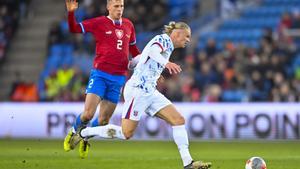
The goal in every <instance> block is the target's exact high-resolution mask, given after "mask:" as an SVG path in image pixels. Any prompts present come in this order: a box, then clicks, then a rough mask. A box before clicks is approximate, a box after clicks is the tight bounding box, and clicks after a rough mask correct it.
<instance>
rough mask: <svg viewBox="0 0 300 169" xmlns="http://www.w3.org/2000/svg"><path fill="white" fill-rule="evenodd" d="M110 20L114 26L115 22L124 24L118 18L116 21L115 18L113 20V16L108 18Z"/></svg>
mask: <svg viewBox="0 0 300 169" xmlns="http://www.w3.org/2000/svg"><path fill="white" fill-rule="evenodd" d="M107 18H108V19H110V20H111V21H112V22H113V23H114V24H115V22H118V23H120V24H122V18H118V19H115V18H112V17H111V16H109V15H108V16H107Z"/></svg>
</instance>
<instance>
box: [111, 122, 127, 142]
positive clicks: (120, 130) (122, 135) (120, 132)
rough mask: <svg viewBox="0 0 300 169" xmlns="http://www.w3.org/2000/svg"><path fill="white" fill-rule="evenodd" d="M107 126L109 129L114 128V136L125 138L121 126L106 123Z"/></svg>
mask: <svg viewBox="0 0 300 169" xmlns="http://www.w3.org/2000/svg"><path fill="white" fill-rule="evenodd" d="M108 126H109V128H111V129H115V130H116V135H115V136H114V137H116V138H118V139H121V140H126V138H125V136H124V134H123V131H122V127H121V126H117V125H114V124H108Z"/></svg>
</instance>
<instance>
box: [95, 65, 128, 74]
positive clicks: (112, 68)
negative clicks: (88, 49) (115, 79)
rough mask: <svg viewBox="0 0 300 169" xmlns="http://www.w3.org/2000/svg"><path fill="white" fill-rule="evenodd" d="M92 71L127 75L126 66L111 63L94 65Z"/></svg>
mask: <svg viewBox="0 0 300 169" xmlns="http://www.w3.org/2000/svg"><path fill="white" fill-rule="evenodd" d="M93 67H94V69H97V70H101V71H103V72H106V73H109V74H112V75H123V76H126V75H127V66H126V65H116V64H111V63H107V62H104V63H101V62H100V63H94V64H93Z"/></svg>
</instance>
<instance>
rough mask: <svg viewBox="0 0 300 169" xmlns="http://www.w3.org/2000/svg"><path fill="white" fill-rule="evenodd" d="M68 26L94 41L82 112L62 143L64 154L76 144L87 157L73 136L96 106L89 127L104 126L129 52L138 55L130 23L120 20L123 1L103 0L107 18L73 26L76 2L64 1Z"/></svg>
mask: <svg viewBox="0 0 300 169" xmlns="http://www.w3.org/2000/svg"><path fill="white" fill-rule="evenodd" d="M66 7H67V11H68V24H69V29H70V31H71V32H72V33H86V32H90V33H92V34H93V36H94V38H95V41H96V49H95V59H94V63H93V69H92V70H91V73H90V79H89V83H88V85H87V88H86V100H85V106H84V111H83V113H82V114H80V115H79V116H78V117H77V118H76V121H75V124H74V126H73V128H72V129H71V130H70V131H69V133H68V135H67V136H66V137H65V140H64V150H65V151H69V150H71V149H74V148H75V146H76V145H77V144H78V143H79V155H80V157H81V158H85V157H86V156H87V153H88V149H89V143H88V140H87V139H86V140H78V139H76V138H77V137H76V135H78V134H77V132H78V131H80V129H82V128H85V127H86V126H87V125H88V123H89V122H90V120H91V119H92V118H93V116H94V114H95V111H96V109H97V106H98V105H100V107H101V108H100V113H99V117H98V118H97V119H95V121H93V122H92V126H98V125H106V124H108V122H109V119H110V117H111V116H112V113H113V112H114V110H115V108H116V105H117V103H118V101H119V97H120V92H121V88H122V86H123V85H124V83H125V79H126V72H127V66H128V62H129V61H128V60H129V58H128V56H129V52H130V53H131V55H132V56H133V57H135V56H137V55H139V54H140V51H139V49H138V48H137V46H136V37H135V29H134V26H133V24H132V22H131V21H130V20H129V19H127V18H123V17H122V14H123V10H124V1H123V0H107V10H108V16H100V17H96V18H92V19H88V20H84V21H83V22H80V23H77V21H76V18H75V15H74V12H75V10H76V9H77V8H78V2H77V1H76V0H66Z"/></svg>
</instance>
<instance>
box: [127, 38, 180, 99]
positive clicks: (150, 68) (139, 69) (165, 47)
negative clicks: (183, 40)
mask: <svg viewBox="0 0 300 169" xmlns="http://www.w3.org/2000/svg"><path fill="white" fill-rule="evenodd" d="M152 45H159V46H160V48H161V49H162V52H161V56H160V57H164V59H167V60H169V58H170V56H171V54H172V52H173V50H174V46H173V43H172V41H171V39H170V37H169V35H167V34H161V35H157V36H155V37H154V38H153V39H152V40H151V41H150V42H149V43H148V44H147V45H146V46H145V48H144V50H143V52H142V53H141V57H140V60H139V63H138V64H137V66H136V67H135V69H134V73H133V75H132V76H131V78H130V79H129V80H128V82H127V85H131V86H135V87H139V88H141V89H142V90H144V91H145V92H146V93H149V94H150V93H153V92H154V91H155V90H156V83H157V80H158V79H159V77H160V75H161V73H162V72H163V70H164V68H165V67H164V66H165V65H161V64H160V63H158V62H156V61H155V60H153V59H152V58H151V57H149V52H150V48H151V46H152Z"/></svg>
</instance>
